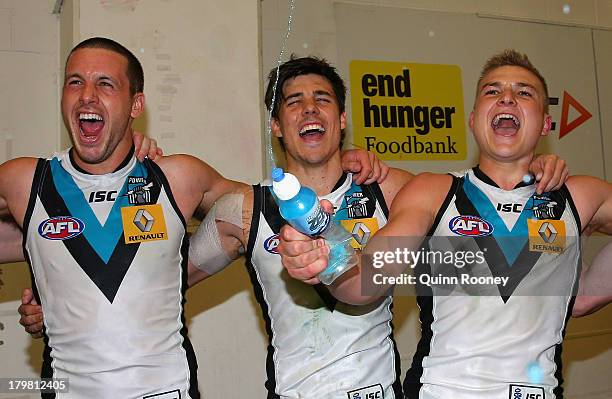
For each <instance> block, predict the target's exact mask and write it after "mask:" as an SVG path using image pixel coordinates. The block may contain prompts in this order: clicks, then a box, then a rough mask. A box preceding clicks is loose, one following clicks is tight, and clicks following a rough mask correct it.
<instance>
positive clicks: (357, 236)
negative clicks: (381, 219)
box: [340, 218, 378, 249]
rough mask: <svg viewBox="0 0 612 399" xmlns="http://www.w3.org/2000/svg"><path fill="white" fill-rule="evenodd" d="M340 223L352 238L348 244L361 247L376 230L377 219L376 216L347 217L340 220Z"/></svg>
mask: <svg viewBox="0 0 612 399" xmlns="http://www.w3.org/2000/svg"><path fill="white" fill-rule="evenodd" d="M340 224H342V227H344V229H345V230H346V231H348V232H349V233H351V236H352V237H353V239H352V240H351V241H350V244H351V246H352V247H353V248H355V249H363V247H365V245H366V244H367V243H368V240H369V239H370V238H371V237H372V236H373V235H374V233H376V232H377V231H378V221H377V220H376V218H363V219H348V220H341V221H340Z"/></svg>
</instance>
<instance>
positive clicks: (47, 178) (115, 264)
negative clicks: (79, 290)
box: [38, 161, 160, 303]
mask: <svg viewBox="0 0 612 399" xmlns="http://www.w3.org/2000/svg"><path fill="white" fill-rule="evenodd" d="M47 162H48V161H47ZM40 188H41V190H40V191H38V196H39V199H40V201H41V203H42V205H43V207H44V208H45V211H46V212H47V214H48V215H49V217H58V216H72V215H71V213H70V211H69V210H68V207H67V206H66V203H65V202H64V200H63V198H62V197H61V195H60V194H59V192H58V190H57V188H56V187H55V183H54V182H53V176H52V173H51V168H50V167H46V168H45V172H44V175H43V176H42V182H41V184H40ZM41 193H45V194H44V196H43V195H41ZM159 194H160V185H156V186H154V187H152V188H151V202H152V203H155V202H157V199H158V197H159ZM63 243H64V245H65V246H66V249H68V251H69V252H70V254H71V255H72V256H73V257H74V259H75V261H76V262H77V263H78V264H79V266H81V268H82V269H83V271H84V272H85V273H86V274H87V275H88V276H89V278H90V279H91V281H93V282H94V284H96V286H97V287H98V288H99V289H100V291H102V293H103V294H104V296H105V297H106V298H107V299H108V300H109V302H111V303H112V302H113V300H114V298H115V295H116V294H117V291H118V290H119V287H120V286H121V282H122V281H123V278H124V277H125V274H126V273H127V271H128V269H129V267H130V265H131V264H132V260H133V259H134V256H136V253H137V252H138V248H139V247H140V243H135V244H129V245H128V244H125V240H124V237H123V234H122V235H121V236H120V238H119V240H118V241H117V244H116V246H115V249H114V251H113V252H112V255H111V256H110V258H109V260H108V263H106V262H104V261H103V260H102V258H100V256H99V255H98V253H97V252H96V251H95V250H94V249H93V247H92V246H91V244H90V243H89V241H88V240H87V239H86V238H85V236H84V235H83V234H80V235H78V236H76V237H73V238H71V239H68V240H63Z"/></svg>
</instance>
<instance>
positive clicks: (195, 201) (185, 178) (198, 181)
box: [158, 154, 248, 218]
mask: <svg viewBox="0 0 612 399" xmlns="http://www.w3.org/2000/svg"><path fill="white" fill-rule="evenodd" d="M158 165H159V166H160V167H161V168H162V170H163V171H164V173H165V174H166V177H167V178H168V181H169V183H170V186H171V187H172V192H173V193H174V196H175V199H176V201H177V203H178V204H179V207H181V209H182V210H183V207H184V210H183V212H184V214H185V215H186V218H190V217H191V216H192V215H193V214H194V212H196V211H197V212H198V213H202V214H205V213H206V212H208V210H209V209H210V208H211V207H212V205H213V204H214V202H215V201H216V200H217V199H218V198H219V197H220V196H221V195H223V194H226V193H231V192H239V191H240V190H245V189H246V188H247V187H248V186H247V185H246V184H244V183H240V182H236V181H233V180H229V179H226V178H224V177H223V176H221V174H219V172H217V171H216V170H215V169H214V168H213V167H211V166H210V165H208V164H207V163H206V162H204V161H202V160H200V159H198V158H196V157H194V156H191V155H185V154H178V155H170V156H166V157H162V158H161V159H159V161H158ZM181 205H183V206H181Z"/></svg>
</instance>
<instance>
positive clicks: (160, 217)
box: [121, 204, 168, 244]
mask: <svg viewBox="0 0 612 399" xmlns="http://www.w3.org/2000/svg"><path fill="white" fill-rule="evenodd" d="M121 220H122V221H123V236H124V237H125V243H126V244H135V243H138V242H147V241H157V240H167V239H168V230H167V229H166V220H165V219H164V211H163V209H162V206H161V205H160V204H155V205H134V206H126V207H123V208H121Z"/></svg>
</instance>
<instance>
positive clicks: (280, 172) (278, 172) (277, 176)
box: [272, 168, 285, 181]
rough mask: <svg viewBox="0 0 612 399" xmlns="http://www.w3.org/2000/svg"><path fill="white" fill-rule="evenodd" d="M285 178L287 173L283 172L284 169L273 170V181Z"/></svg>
mask: <svg viewBox="0 0 612 399" xmlns="http://www.w3.org/2000/svg"><path fill="white" fill-rule="evenodd" d="M284 178H285V172H283V169H282V168H274V169H272V180H274V181H281V180H283V179H284Z"/></svg>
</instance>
